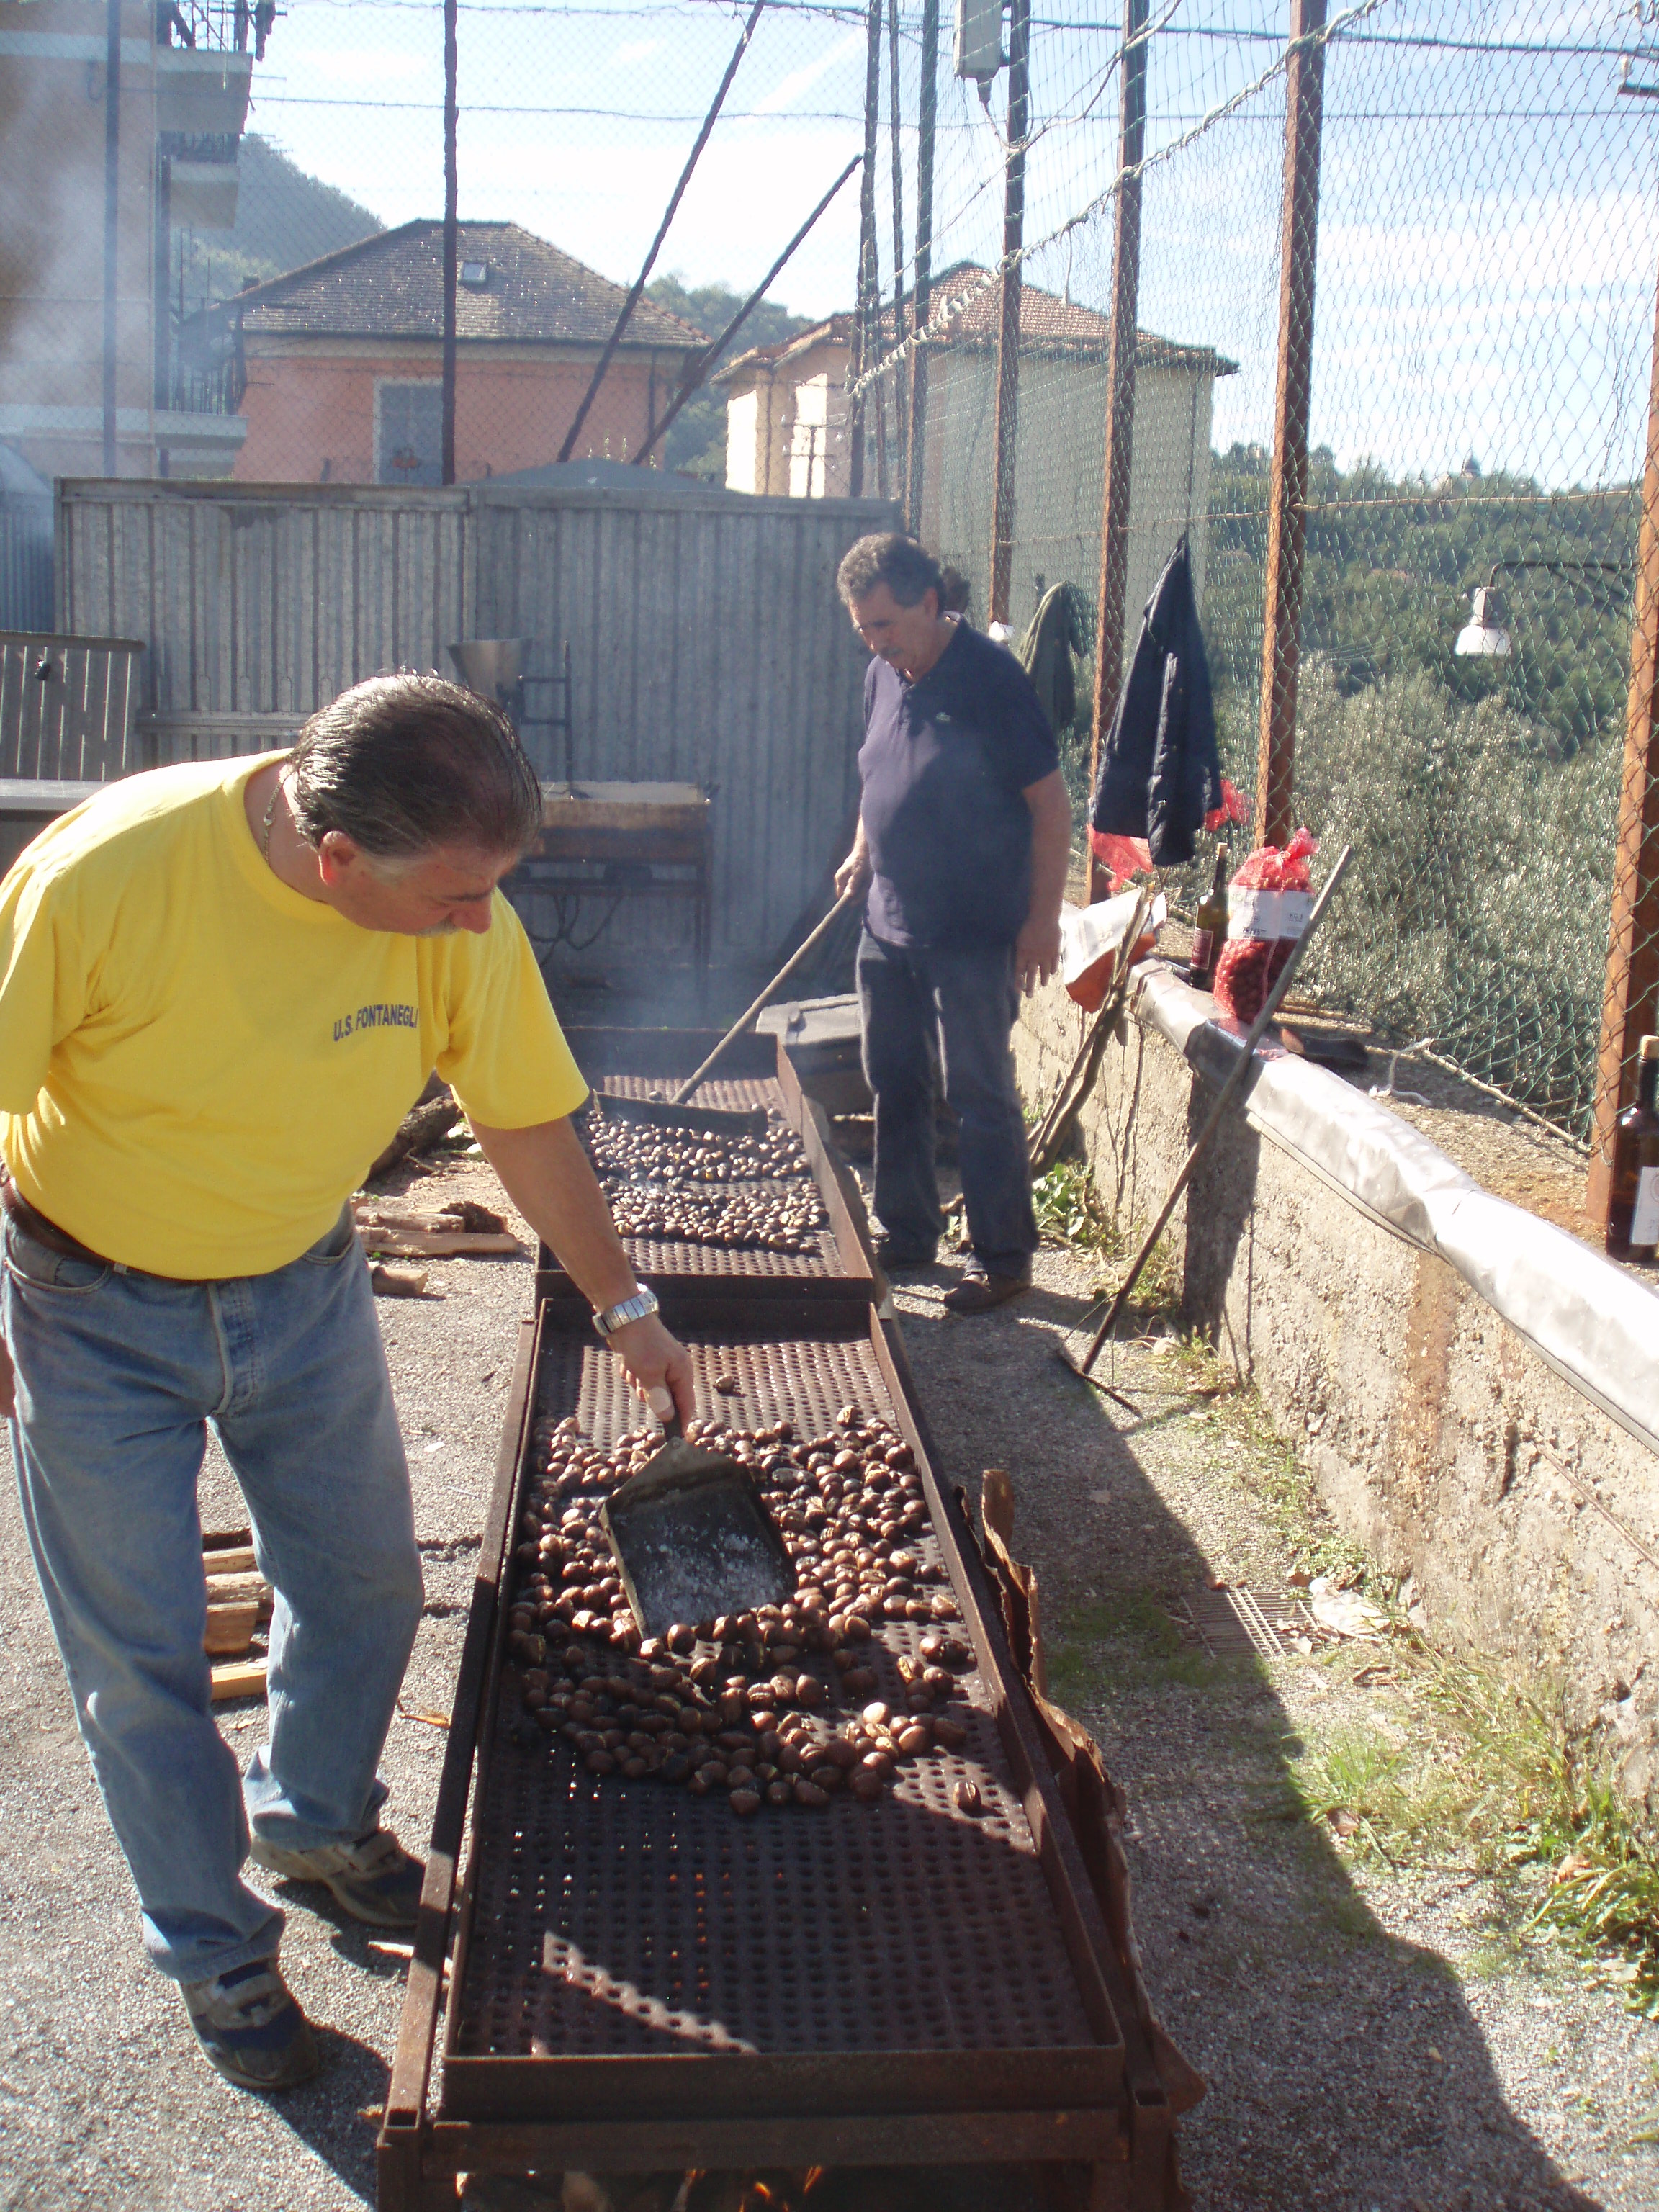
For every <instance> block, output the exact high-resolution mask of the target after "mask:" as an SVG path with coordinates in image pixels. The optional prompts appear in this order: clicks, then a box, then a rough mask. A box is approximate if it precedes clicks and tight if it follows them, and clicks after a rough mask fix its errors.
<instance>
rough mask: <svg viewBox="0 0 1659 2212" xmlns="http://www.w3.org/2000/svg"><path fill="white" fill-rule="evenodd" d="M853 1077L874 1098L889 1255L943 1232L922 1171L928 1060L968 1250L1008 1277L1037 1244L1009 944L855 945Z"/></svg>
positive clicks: (872, 941) (927, 1151)
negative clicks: (953, 1120) (954, 1161)
mask: <svg viewBox="0 0 1659 2212" xmlns="http://www.w3.org/2000/svg"><path fill="white" fill-rule="evenodd" d="M858 987H859V1013H860V1020H861V1022H862V1024H863V1030H864V1073H865V1077H866V1080H867V1082H868V1083H869V1085H870V1088H871V1090H872V1091H873V1092H874V1093H875V1100H876V1189H875V1200H876V1212H877V1213H878V1215H879V1216H880V1218H881V1225H882V1227H883V1229H884V1231H886V1233H887V1235H888V1237H890V1239H891V1241H892V1243H893V1244H894V1245H895V1246H896V1248H897V1249H898V1250H899V1251H901V1252H903V1253H906V1254H916V1255H921V1254H924V1253H931V1252H932V1251H933V1247H934V1246H935V1245H936V1244H937V1243H938V1242H939V1237H941V1236H942V1235H943V1233H944V1230H945V1215H944V1212H943V1211H942V1209H941V1208H940V1206H939V1181H938V1177H937V1176H936V1175H935V1174H934V1170H933V1152H934V1142H935V1131H934V1114H935V1109H936V1084H935V1078H934V1068H935V1066H936V1064H937V1065H938V1066H939V1067H940V1069H941V1070H942V1073H943V1075H944V1079H945V1097H946V1098H947V1099H948V1100H949V1101H950V1103H951V1107H952V1108H953V1109H955V1112H956V1115H957V1123H958V1125H959V1126H958V1129H957V1146H958V1158H959V1163H960V1166H961V1171H962V1196H963V1205H964V1206H965V1207H966V1209H967V1214H968V1235H969V1242H970V1243H972V1246H973V1249H974V1257H975V1260H976V1261H978V1262H979V1264H980V1265H981V1267H983V1268H984V1269H985V1270H986V1272H987V1273H988V1274H993V1275H1020V1274H1024V1272H1025V1271H1026V1269H1027V1268H1028V1267H1030V1260H1031V1255H1032V1253H1033V1252H1035V1251H1036V1246H1037V1232H1036V1221H1035V1219H1034V1218H1033V1217H1032V1213H1031V1176H1030V1163H1029V1161H1028V1158H1027V1156H1026V1151H1025V1117H1024V1114H1023V1113H1022V1112H1021V1110H1020V1103H1019V1092H1018V1090H1017V1089H1016V1088H1015V1085H1014V1066H1013V1058H1012V1054H1011V1053H1010V1051H1009V1048H1008V1037H1009V1032H1010V1031H1011V1030H1012V1028H1013V1025H1014V1017H1015V1015H1016V1013H1017V1012H1018V1007H1019V989H1018V985H1017V983H1016V982H1015V981H1014V956H1013V949H1012V946H1011V945H993V946H988V947H985V948H982V949H977V950H973V951H940V950H938V949H928V950H922V949H920V948H916V947H911V946H905V945H888V944H886V943H884V941H883V940H882V939H879V938H877V937H872V935H871V933H870V932H869V931H868V930H867V929H866V931H865V933H864V935H863V937H862V939H860V944H859V955H858Z"/></svg>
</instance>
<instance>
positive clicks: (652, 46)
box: [611, 39, 662, 69]
mask: <svg viewBox="0 0 1659 2212" xmlns="http://www.w3.org/2000/svg"><path fill="white" fill-rule="evenodd" d="M660 52H662V40H660V39H630V40H629V41H628V43H627V45H626V46H618V47H617V51H616V52H615V53H614V54H612V55H611V60H612V62H613V63H614V64H616V66H617V68H618V69H630V68H632V67H633V65H634V64H635V63H636V62H648V61H649V60H650V58H651V57H652V55H653V54H659V53H660Z"/></svg>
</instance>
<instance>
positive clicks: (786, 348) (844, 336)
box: [714, 261, 1238, 384]
mask: <svg viewBox="0 0 1659 2212" xmlns="http://www.w3.org/2000/svg"><path fill="white" fill-rule="evenodd" d="M957 298H960V299H962V300H963V307H961V309H960V311H959V312H958V313H956V314H953V315H951V317H950V319H948V320H947V321H946V322H945V323H944V325H942V326H941V327H939V328H938V329H937V330H936V331H934V333H933V337H931V338H930V339H929V340H928V346H929V349H930V350H934V349H939V348H943V347H945V346H963V347H969V348H973V347H980V346H987V345H994V344H995V343H996V342H997V334H998V331H999V329H1000V324H1001V320H1002V292H1001V287H1000V285H999V284H998V283H996V281H995V280H994V278H993V277H992V276H991V272H990V271H989V270H986V269H981V268H980V267H979V266H978V265H977V264H975V263H974V262H971V261H959V262H957V264H956V265H955V267H954V268H951V269H947V270H945V273H944V275H943V276H938V277H935V279H934V280H933V308H932V314H931V316H930V319H933V317H936V316H937V315H938V314H939V310H940V307H941V305H942V303H943V302H944V301H945V300H951V299H957ZM881 331H882V343H884V345H890V344H891V343H893V331H894V318H893V308H892V304H891V302H890V301H889V302H888V303H887V305H886V306H884V308H883V310H882V317H881ZM1111 331H1112V319H1111V317H1110V316H1109V315H1103V314H1101V313H1099V312H1098V310H1097V309H1096V308H1094V307H1080V306H1079V304H1078V302H1077V301H1074V300H1064V299H1061V298H1060V295H1059V294H1058V293H1055V292H1045V291H1043V290H1042V288H1041V287H1040V286H1039V285H1036V284H1024V285H1022V286H1021V288H1020V295H1019V335H1020V343H1021V344H1022V346H1024V347H1025V348H1026V349H1030V350H1031V351H1035V352H1048V351H1052V352H1055V353H1071V352H1076V353H1085V354H1089V353H1093V354H1098V355H1100V356H1102V357H1103V356H1104V355H1105V351H1106V343H1107V340H1108V339H1109V337H1110V336H1111ZM852 335H853V318H852V316H851V315H850V314H840V315H830V316H829V317H828V318H827V319H825V320H824V321H823V322H821V323H815V324H814V325H812V327H811V329H810V330H805V331H797V332H796V334H795V336H794V337H792V338H782V339H781V340H780V341H779V342H778V343H776V344H775V345H769V346H756V347H754V348H753V349H751V350H750V352H748V353H745V354H739V355H738V358H737V359H736V360H735V361H732V362H727V363H726V367H725V368H723V369H722V370H721V371H720V374H719V375H718V376H716V377H715V378H714V382H715V383H716V384H726V383H729V382H731V381H732V379H733V378H734V377H735V376H737V375H738V374H740V373H741V372H742V370H743V369H744V368H745V367H749V366H753V367H755V368H761V367H765V368H776V367H777V366H778V364H779V363H780V362H784V361H787V360H788V359H790V358H791V357H792V356H794V355H797V354H800V353H804V352H805V350H806V349H807V348H808V347H809V346H815V345H822V344H823V343H825V341H826V340H828V341H829V342H830V343H837V344H842V345H845V344H848V343H850V342H851V339H852ZM1139 361H1140V362H1141V363H1142V364H1143V366H1146V367H1156V368H1185V369H1188V370H1191V371H1194V372H1195V373H1197V374H1208V375H1211V376H1233V375H1236V374H1237V369H1238V364H1237V362H1231V361H1228V360H1226V359H1225V358H1224V356H1221V355H1220V354H1218V353H1217V352H1216V351H1215V350H1214V349H1213V348H1212V347H1210V346H1192V345H1182V344H1180V343H1177V342H1176V340H1174V339H1172V338H1163V337H1158V335H1157V334H1156V332H1154V331H1141V332H1140V333H1139Z"/></svg>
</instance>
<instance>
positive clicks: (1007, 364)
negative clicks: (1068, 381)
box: [988, 0, 1031, 623]
mask: <svg viewBox="0 0 1659 2212" xmlns="http://www.w3.org/2000/svg"><path fill="white" fill-rule="evenodd" d="M1030 44H1031V0H1010V5H1009V9H1008V156H1007V172H1006V181H1005V185H1004V189H1003V203H1002V263H1003V266H1002V302H1001V306H1002V313H1001V316H1000V320H999V323H998V326H997V410H996V421H995V426H994V429H993V432H992V443H991V455H992V458H991V484H992V490H991V604H990V610H989V616H988V619H989V620H990V621H992V622H998V623H1006V621H1007V619H1008V592H1009V583H1010V576H1011V572H1012V568H1013V560H1014V443H1015V439H1016V437H1017V435H1018V427H1019V301H1020V291H1021V288H1022V285H1023V283H1024V272H1023V270H1022V268H1021V264H1020V252H1021V248H1022V247H1023V246H1024V243H1025V141H1026V137H1027V136H1028V134H1029V132H1030V124H1031V76H1030Z"/></svg>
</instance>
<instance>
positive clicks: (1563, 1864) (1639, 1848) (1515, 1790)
mask: <svg viewBox="0 0 1659 2212" xmlns="http://www.w3.org/2000/svg"><path fill="white" fill-rule="evenodd" d="M1374 1652H1375V1647H1372V1648H1371V1652H1370V1654H1367V1655H1362V1656H1360V1657H1358V1658H1357V1659H1356V1658H1355V1657H1354V1655H1352V1653H1349V1652H1346V1651H1344V1652H1342V1653H1340V1654H1337V1655H1335V1656H1334V1660H1333V1662H1332V1663H1333V1664H1353V1665H1363V1664H1364V1663H1366V1658H1367V1657H1368V1656H1369V1657H1372V1658H1374ZM1391 1663H1392V1665H1393V1668H1394V1671H1395V1674H1396V1676H1397V1677H1398V1678H1399V1679H1400V1680H1401V1682H1402V1684H1403V1686H1405V1687H1406V1688H1407V1690H1408V1691H1414V1692H1416V1695H1415V1696H1414V1697H1413V1707H1414V1712H1415V1720H1414V1725H1413V1731H1412V1734H1411V1736H1410V1738H1409V1740H1408V1741H1405V1742H1395V1741H1389V1740H1388V1739H1385V1738H1379V1737H1378V1736H1377V1735H1374V1734H1373V1735H1358V1734H1352V1733H1345V1732H1342V1731H1335V1732H1334V1733H1333V1734H1332V1735H1330V1736H1328V1738H1326V1739H1325V1740H1324V1741H1322V1742H1321V1743H1320V1744H1318V1745H1317V1746H1316V1747H1314V1748H1313V1749H1312V1750H1311V1751H1310V1752H1309V1753H1308V1754H1307V1755H1306V1756H1305V1757H1304V1759H1301V1760H1300V1761H1298V1762H1297V1765H1296V1767H1295V1769H1294V1779H1295V1782H1296V1784H1297V1789H1298V1790H1299V1791H1300V1793H1301V1796H1302V1799H1303V1802H1304V1806H1305V1808H1306V1811H1307V1814H1308V1817H1309V1818H1310V1819H1311V1820H1322V1821H1326V1822H1328V1823H1330V1824H1331V1825H1332V1826H1337V1827H1338V1828H1339V1830H1347V1831H1348V1832H1347V1833H1346V1843H1347V1847H1348V1849H1349V1850H1351V1851H1352V1852H1355V1853H1357V1854H1358V1855H1359V1856H1361V1857H1364V1856H1367V1855H1369V1854H1371V1853H1375V1854H1376V1856H1377V1857H1381V1858H1383V1859H1384V1860H1386V1861H1387V1862H1388V1863H1389V1865H1390V1866H1393V1867H1395V1868H1396V1869H1399V1868H1409V1867H1411V1866H1413V1865H1424V1864H1426V1865H1435V1866H1443V1865H1444V1863H1446V1862H1447V1861H1448V1859H1451V1860H1454V1861H1455V1863H1457V1864H1458V1865H1459V1866H1461V1867H1464V1868H1467V1869H1468V1871H1469V1872H1471V1873H1473V1874H1478V1875H1485V1876H1486V1877H1488V1878H1489V1879H1491V1880H1492V1881H1493V1882H1494V1883H1495V1884H1496V1885H1497V1886H1498V1890H1499V1893H1500V1894H1501V1895H1502V1896H1503V1898H1504V1903H1505V1906H1506V1917H1510V1919H1511V1921H1512V1923H1513V1927H1514V1931H1515V1934H1516V1936H1520V1937H1524V1936H1527V1935H1528V1934H1531V1933H1532V1932H1534V1930H1537V1929H1545V1928H1547V1929H1553V1930H1554V1931H1555V1932H1556V1933H1557V1934H1559V1935H1560V1936H1563V1937H1564V1938H1565V1940H1566V1941H1567V1942H1569V1943H1570V1944H1571V1945H1572V1946H1573V1947H1574V1948H1576V1949H1577V1951H1578V1952H1579V1953H1580V1954H1581V1955H1582V1956H1583V1957H1584V1958H1585V1959H1586V1960H1589V1961H1591V1962H1593V1963H1594V1966H1595V1972H1596V1977H1597V1978H1598V1979H1599V1980H1601V1981H1602V1982H1604V1983H1607V1984H1609V1985H1610V1986H1613V1987H1614V1988H1617V1989H1620V1990H1622V1991H1623V1992H1624V1994H1625V1996H1626V2001H1627V2002H1629V2003H1630V2004H1631V2006H1632V2008H1633V2009H1635V2010H1637V2011H1639V2012H1641V2013H1642V2014H1644V2015H1645V2016H1646V2017H1647V2018H1649V2019H1650V2020H1651V2019H1659V1838H1655V1836H1654V1835H1653V1834H1652V1833H1651V1832H1650V1831H1649V1830H1648V1829H1647V1827H1646V1826H1644V1822H1643V1820H1642V1819H1641V1816H1640V1814H1639V1812H1638V1809H1637V1808H1635V1807H1634V1806H1632V1804H1631V1803H1630V1802H1629V1801H1628V1800H1627V1799H1626V1798H1625V1797H1623V1796H1621V1795H1620V1792H1619V1790H1618V1789H1617V1787H1616V1785H1615V1782H1614V1778H1613V1760H1612V1755H1611V1747H1610V1746H1609V1743H1608V1741H1607V1735H1606V1732H1605V1731H1604V1730H1602V1729H1600V1728H1596V1729H1590V1730H1588V1731H1581V1732H1577V1733H1575V1732H1574V1730H1573V1729H1571V1727H1570V1726H1569V1724H1568V1722H1567V1719H1566V1715H1565V1708H1564V1705H1563V1701H1562V1699H1561V1697H1560V1695H1559V1692H1557V1691H1555V1690H1554V1689H1553V1687H1551V1686H1538V1685H1534V1686H1527V1685H1525V1684H1521V1683H1517V1682H1516V1681H1515V1680H1513V1679H1511V1678H1510V1677H1508V1676H1505V1675H1503V1674H1498V1672H1496V1671H1495V1670H1493V1669H1492V1668H1487V1667H1484V1666H1481V1665H1480V1664H1478V1663H1476V1662H1472V1661H1470V1660H1468V1659H1465V1658H1462V1657H1461V1656H1455V1655H1453V1654H1449V1653H1447V1652H1444V1651H1440V1650H1436V1649H1435V1647H1434V1646H1433V1645H1431V1644H1429V1643H1427V1642H1426V1641H1425V1639H1424V1638H1422V1637H1421V1636H1419V1635H1417V1634H1416V1633H1415V1632H1402V1633H1401V1634H1400V1635H1399V1636H1398V1637H1397V1638H1396V1639H1395V1643H1394V1646H1393V1651H1392V1661H1391ZM1350 1823H1352V1824H1353V1825H1352V1827H1351V1828H1350V1826H1349V1824H1350Z"/></svg>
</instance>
